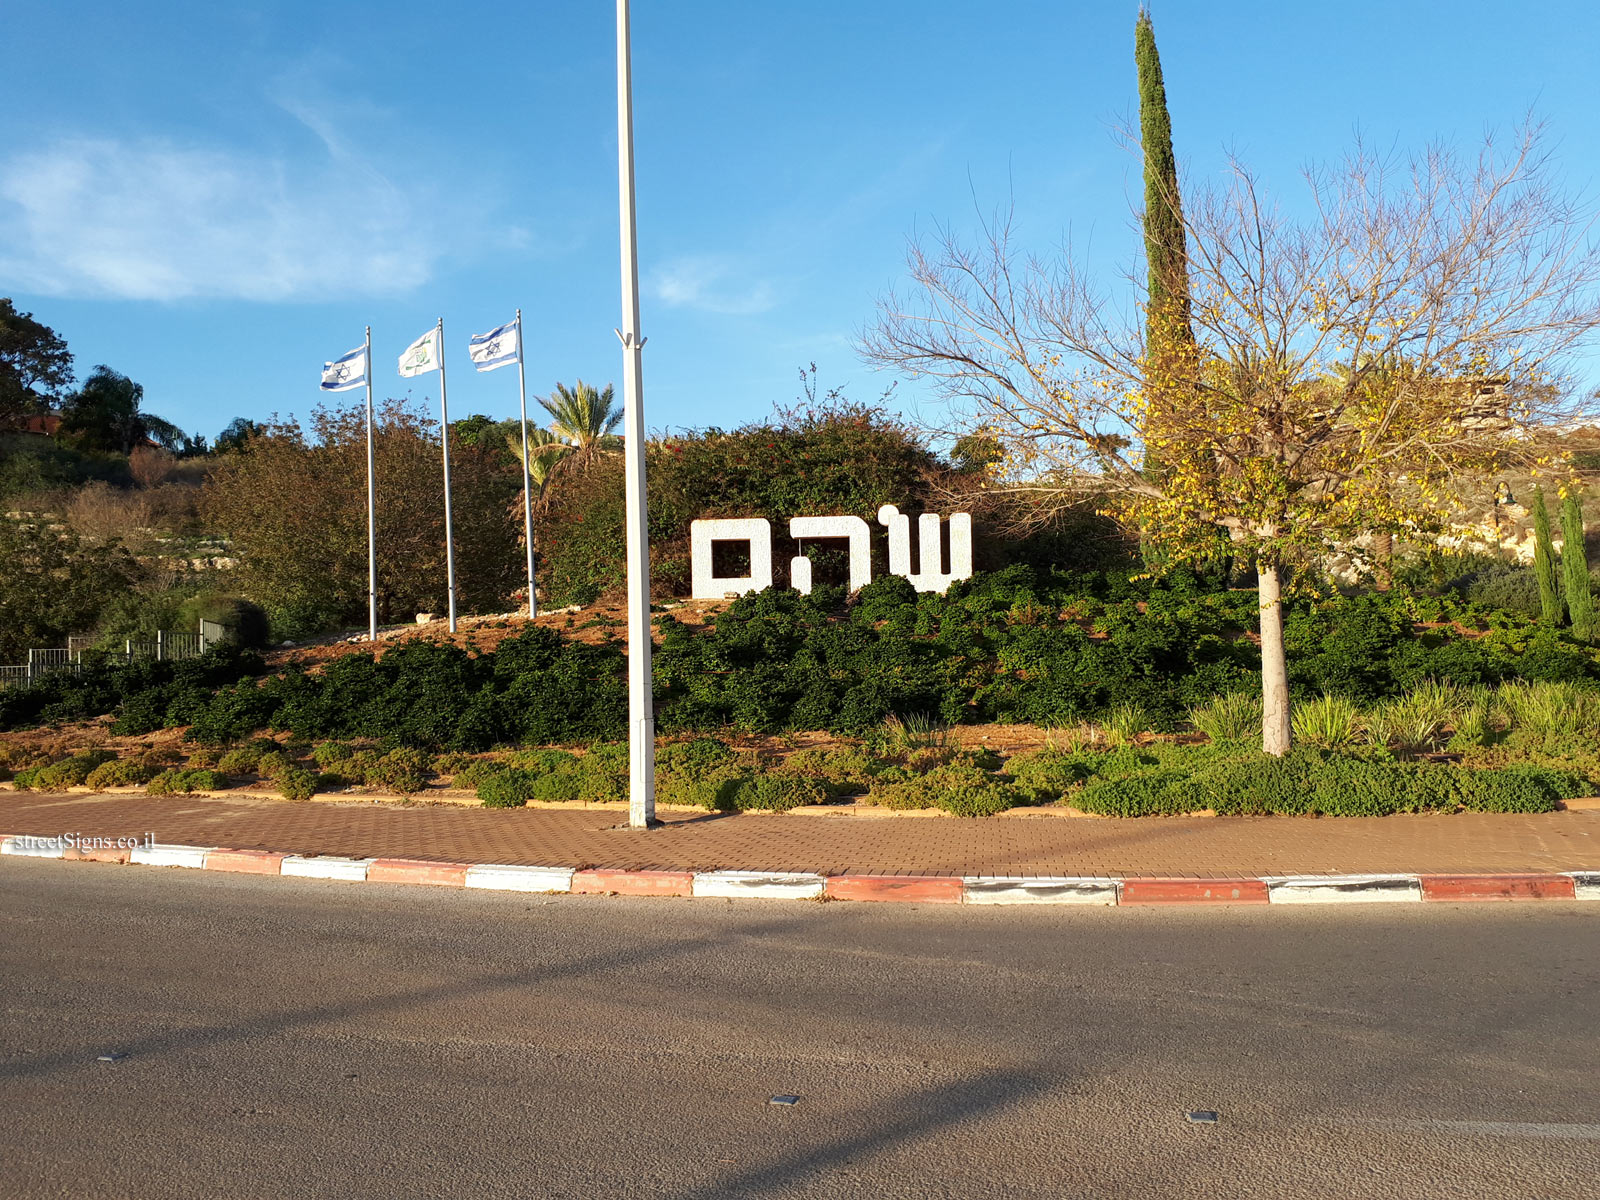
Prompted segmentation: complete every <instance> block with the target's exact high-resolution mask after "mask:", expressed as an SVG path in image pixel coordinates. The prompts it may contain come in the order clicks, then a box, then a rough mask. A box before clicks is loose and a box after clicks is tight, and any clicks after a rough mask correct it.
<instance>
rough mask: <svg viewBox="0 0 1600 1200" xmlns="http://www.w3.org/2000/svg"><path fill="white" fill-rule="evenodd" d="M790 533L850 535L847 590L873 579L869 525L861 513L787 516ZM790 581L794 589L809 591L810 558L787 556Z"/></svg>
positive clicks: (798, 537) (798, 535) (796, 535)
mask: <svg viewBox="0 0 1600 1200" xmlns="http://www.w3.org/2000/svg"><path fill="white" fill-rule="evenodd" d="M789 536H790V537H792V538H794V540H795V541H797V542H798V541H800V540H801V539H802V538H849V539H850V590H851V591H852V592H853V591H855V590H856V589H857V588H859V587H865V586H866V585H867V584H868V583H871V582H872V526H870V525H868V524H867V523H866V522H865V521H863V520H862V519H861V518H860V517H790V518H789ZM789 582H790V584H791V585H793V587H794V590H795V591H797V592H804V593H805V594H806V595H810V594H811V560H810V559H809V558H807V557H806V556H805V555H803V554H797V555H795V556H794V557H793V558H791V559H790V560H789Z"/></svg>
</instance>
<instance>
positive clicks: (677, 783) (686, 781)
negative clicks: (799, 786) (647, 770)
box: [656, 762, 826, 812]
mask: <svg viewBox="0 0 1600 1200" xmlns="http://www.w3.org/2000/svg"><path fill="white" fill-rule="evenodd" d="M749 771H750V768H749V766H748V765H745V764H741V763H738V762H726V763H723V764H721V765H720V766H714V767H709V768H707V769H705V770H703V771H694V772H690V771H686V770H683V769H682V768H681V767H678V766H674V765H669V766H668V768H667V769H666V770H657V772H656V800H657V801H658V802H659V803H661V804H681V805H685V806H689V807H694V808H705V809H711V810H714V811H719V812H731V811H733V809H734V807H735V805H734V792H735V791H736V789H737V788H738V787H739V785H740V784H742V783H743V782H744V781H745V780H746V779H748V778H749ZM810 782H812V783H815V784H817V785H818V786H823V785H822V783H821V781H820V780H810ZM824 794H826V788H825V787H824Z"/></svg>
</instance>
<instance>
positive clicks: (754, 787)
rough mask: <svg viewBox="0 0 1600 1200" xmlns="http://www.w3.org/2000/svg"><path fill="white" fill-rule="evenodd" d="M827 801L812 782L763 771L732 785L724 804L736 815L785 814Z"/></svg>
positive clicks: (824, 792)
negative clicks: (805, 805)
mask: <svg viewBox="0 0 1600 1200" xmlns="http://www.w3.org/2000/svg"><path fill="white" fill-rule="evenodd" d="M827 798H828V792H827V789H826V788H824V787H823V786H822V784H821V783H819V782H818V781H817V780H815V779H811V778H809V777H807V776H805V775H779V774H774V773H770V772H764V773H762V774H759V775H750V776H747V777H745V778H743V779H741V780H740V781H739V782H737V783H736V784H734V785H733V787H732V789H731V792H730V794H729V797H728V801H727V803H728V805H729V806H731V807H732V808H735V809H737V810H739V811H740V812H747V811H751V810H760V811H763V812H787V811H788V810H789V809H791V808H798V807H800V805H802V804H821V803H822V802H823V801H824V800H826V799H827Z"/></svg>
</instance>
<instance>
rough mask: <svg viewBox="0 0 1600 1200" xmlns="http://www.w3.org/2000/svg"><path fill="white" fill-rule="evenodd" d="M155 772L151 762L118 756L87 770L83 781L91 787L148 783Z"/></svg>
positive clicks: (129, 785)
mask: <svg viewBox="0 0 1600 1200" xmlns="http://www.w3.org/2000/svg"><path fill="white" fill-rule="evenodd" d="M156 774H157V770H156V769H155V768H154V767H153V766H152V765H151V764H149V763H146V762H144V761H142V760H140V759H135V758H119V759H116V760H115V761H113V762H103V763H101V764H100V765H99V766H98V767H96V768H95V769H94V770H92V771H90V772H89V777H88V778H87V779H86V780H84V782H85V783H87V784H88V785H89V786H90V787H92V788H108V787H132V786H136V785H138V784H142V783H149V782H150V780H152V779H154V778H155V776H156Z"/></svg>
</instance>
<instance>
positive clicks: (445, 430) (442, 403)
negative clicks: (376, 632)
mask: <svg viewBox="0 0 1600 1200" xmlns="http://www.w3.org/2000/svg"><path fill="white" fill-rule="evenodd" d="M438 348H439V418H440V421H441V425H440V429H439V444H440V445H441V446H443V447H444V569H445V574H446V577H447V578H448V579H449V582H450V632H451V633H454V632H455V631H456V541H455V532H454V527H453V526H452V524H451V518H450V402H449V401H448V400H446V399H445V394H444V318H443V317H440V318H439V338H438Z"/></svg>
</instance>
